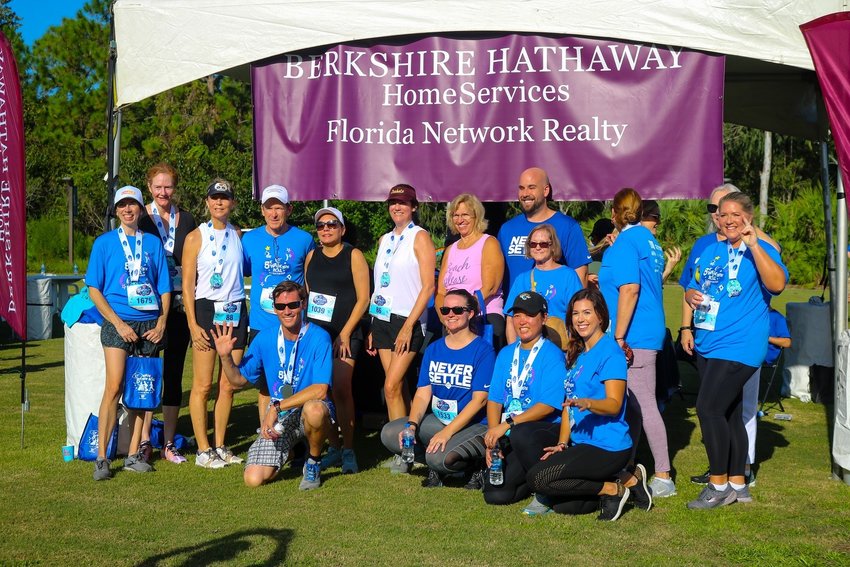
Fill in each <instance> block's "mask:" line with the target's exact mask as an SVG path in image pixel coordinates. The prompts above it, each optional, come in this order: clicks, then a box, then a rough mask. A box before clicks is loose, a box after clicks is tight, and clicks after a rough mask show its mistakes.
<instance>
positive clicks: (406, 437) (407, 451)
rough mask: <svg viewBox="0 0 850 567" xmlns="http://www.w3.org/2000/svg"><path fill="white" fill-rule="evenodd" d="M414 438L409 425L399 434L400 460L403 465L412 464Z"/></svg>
mask: <svg viewBox="0 0 850 567" xmlns="http://www.w3.org/2000/svg"><path fill="white" fill-rule="evenodd" d="M414 437H415V436H414V434H413V428H412V427H410V426H409V425H408V426H407V427H405V428H404V431H402V432H401V460H402V461H404V462H405V463H412V462H413V445H414V443H415V442H414Z"/></svg>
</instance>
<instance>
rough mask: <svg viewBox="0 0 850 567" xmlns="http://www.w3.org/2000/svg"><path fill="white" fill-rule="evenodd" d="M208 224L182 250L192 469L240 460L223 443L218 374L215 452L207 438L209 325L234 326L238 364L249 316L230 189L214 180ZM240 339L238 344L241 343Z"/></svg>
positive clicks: (228, 402) (226, 413)
mask: <svg viewBox="0 0 850 567" xmlns="http://www.w3.org/2000/svg"><path fill="white" fill-rule="evenodd" d="M206 203H207V208H208V209H209V212H210V220H209V221H207V222H205V223H201V224H200V226H198V228H196V229H195V230H193V231H192V232H191V233H190V234H189V236H187V237H186V241H185V243H184V245H183V262H182V263H183V299H184V301H183V303H184V306H185V309H186V319H187V320H188V322H189V331H190V333H191V335H192V370H193V379H192V393H191V395H190V397H189V414H190V415H191V417H192V428H193V429H194V432H195V440H196V442H197V445H198V453H197V455H196V457H195V464H196V465H198V466H200V467H204V468H216V469H217V468H222V467H224V466H226V465H228V464H230V463H240V462H242V459H240V458H239V457H237V456H235V455H233V453H232V452H230V450H229V449H228V448H227V446H226V445H225V443H224V433H225V430H226V429H227V424H228V422H229V421H230V410H231V407H232V406H233V388H232V386H230V382H228V381H227V379H222V376H221V372H220V371H219V377H218V400H217V401H216V404H215V424H214V435H215V448H212V447H210V443H209V438H208V437H207V428H208V423H207V420H208V411H207V401H208V400H209V396H210V392H211V390H212V383H213V370H214V369H215V360H216V356H217V355H216V351H215V348H214V347H212V346H211V342H210V329H211V328H212V326H213V324H215V323H220V324H227V323H231V324H233V325H234V335H235V336H237V344H236V349H235V350H234V351H233V359H234V361H235V362H236V364H239V362H240V360H241V359H242V354H243V353H244V349H245V338H246V336H247V320H248V313H247V311H246V309H245V285H244V281H243V274H242V242H241V240H240V238H241V235H242V233H241V231H240V230H239V229H237V228H235V227H234V226H233V225H232V224H230V222H229V219H230V214H231V213H232V212H233V209H234V208H235V206H236V201H235V199H234V194H233V188H232V187H231V185H230V183H228V182H227V181H224V180H222V179H216V180H214V181H213V182H212V183H210V185H209V187H208V188H207V199H206ZM240 337H241V338H240Z"/></svg>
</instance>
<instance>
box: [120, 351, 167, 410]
mask: <svg viewBox="0 0 850 567" xmlns="http://www.w3.org/2000/svg"><path fill="white" fill-rule="evenodd" d="M123 397H124V406H125V407H126V408H127V409H131V410H140V411H152V410H155V409H156V408H158V407H159V406H160V404H162V359H161V358H160V357H158V356H155V357H153V356H136V355H135V354H134V355H132V356H128V357H127V364H126V366H125V367H124V396H123Z"/></svg>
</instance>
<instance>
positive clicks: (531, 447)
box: [484, 421, 561, 504]
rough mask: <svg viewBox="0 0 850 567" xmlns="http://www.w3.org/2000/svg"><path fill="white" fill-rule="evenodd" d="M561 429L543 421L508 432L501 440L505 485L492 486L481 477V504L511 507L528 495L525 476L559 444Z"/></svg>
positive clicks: (554, 424) (487, 478) (526, 424)
mask: <svg viewBox="0 0 850 567" xmlns="http://www.w3.org/2000/svg"><path fill="white" fill-rule="evenodd" d="M560 427H561V424H559V423H549V422H546V421H533V422H530V423H520V424H517V425H515V426H514V427H513V428H511V434H510V436H509V437H502V439H501V441H500V444H501V446H502V453H503V454H504V456H505V458H504V460H503V467H504V477H505V481H504V482H503V483H502V484H501V485H499V486H493V485H492V484H490V477H489V475H484V501H485V502H486V503H487V504H513V503H514V502H519V501H520V500H522V499H524V498H528V497H529V496H530V495H531V488H530V487H529V485H528V483H527V482H526V480H525V477H526V474H527V472H528V470H529V469H530V468H531V467H533V466H534V465H536V464H537V463H538V462H539V461H540V457H541V456H542V455H543V448H544V447H551V446H552V445H554V444H555V443H557V442H558V432H559V430H560Z"/></svg>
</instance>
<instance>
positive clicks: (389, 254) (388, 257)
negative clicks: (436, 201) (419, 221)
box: [384, 222, 416, 272]
mask: <svg viewBox="0 0 850 567" xmlns="http://www.w3.org/2000/svg"><path fill="white" fill-rule="evenodd" d="M414 226H416V225H415V224H413V223H412V222H411V223H410V224H409V225H407V227H406V228H405V229H404V230H403V231H402V233H401V236H399V237H398V240H396V238H395V230H393V232H391V233H390V244H391V245H392V248H387V249H386V251H385V252H384V254H385V255H386V258H385V259H384V272H389V271H390V260H392V259H393V256H394V255H395V251H396V250H398V247H399V246H401V241H402V240H404V237H405V236H406V235H407V234H408V233H409V232H410V231H411V230H413V227H414Z"/></svg>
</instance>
